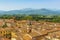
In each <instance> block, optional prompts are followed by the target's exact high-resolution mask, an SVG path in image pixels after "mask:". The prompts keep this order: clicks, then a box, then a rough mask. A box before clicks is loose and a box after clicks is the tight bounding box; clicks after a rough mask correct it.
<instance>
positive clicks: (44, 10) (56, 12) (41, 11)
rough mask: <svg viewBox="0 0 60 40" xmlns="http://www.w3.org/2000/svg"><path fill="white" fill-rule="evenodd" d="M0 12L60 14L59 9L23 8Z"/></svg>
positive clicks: (0, 12)
mask: <svg viewBox="0 0 60 40" xmlns="http://www.w3.org/2000/svg"><path fill="white" fill-rule="evenodd" d="M0 14H27V15H28V14H42V15H60V11H59V10H56V11H54V10H49V9H45V8H43V9H30V8H27V9H22V10H11V11H0Z"/></svg>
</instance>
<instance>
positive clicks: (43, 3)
mask: <svg viewBox="0 0 60 40" xmlns="http://www.w3.org/2000/svg"><path fill="white" fill-rule="evenodd" d="M24 8H33V9H41V8H47V9H60V0H0V10H16V9H17V10H18V9H24Z"/></svg>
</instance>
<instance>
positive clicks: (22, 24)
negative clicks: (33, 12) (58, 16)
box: [0, 19, 60, 40]
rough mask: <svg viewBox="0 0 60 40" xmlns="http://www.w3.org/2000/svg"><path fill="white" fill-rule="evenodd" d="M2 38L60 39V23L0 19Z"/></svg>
mask: <svg viewBox="0 0 60 40" xmlns="http://www.w3.org/2000/svg"><path fill="white" fill-rule="evenodd" d="M0 40H60V23H55V22H45V21H30V20H19V21H17V20H14V19H0Z"/></svg>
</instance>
